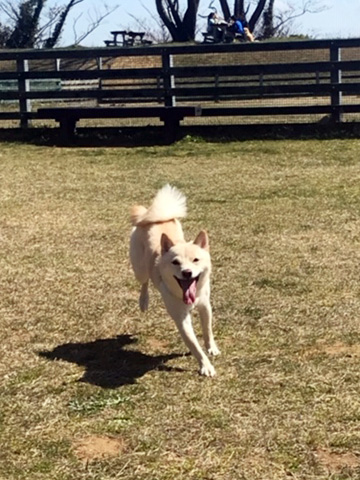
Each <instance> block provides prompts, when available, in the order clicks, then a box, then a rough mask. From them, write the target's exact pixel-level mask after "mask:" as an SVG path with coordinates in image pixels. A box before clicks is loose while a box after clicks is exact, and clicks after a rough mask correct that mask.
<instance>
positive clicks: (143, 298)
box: [139, 281, 149, 312]
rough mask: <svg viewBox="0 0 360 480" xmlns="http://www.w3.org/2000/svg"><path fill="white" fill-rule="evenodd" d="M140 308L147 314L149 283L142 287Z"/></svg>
mask: <svg viewBox="0 0 360 480" xmlns="http://www.w3.org/2000/svg"><path fill="white" fill-rule="evenodd" d="M139 307H140V310H141V311H142V312H145V311H146V310H147V309H148V307H149V281H147V282H145V283H143V284H142V285H141V291H140V297H139Z"/></svg>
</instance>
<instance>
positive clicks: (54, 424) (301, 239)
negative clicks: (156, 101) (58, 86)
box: [0, 138, 360, 480]
mask: <svg viewBox="0 0 360 480" xmlns="http://www.w3.org/2000/svg"><path fill="white" fill-rule="evenodd" d="M359 150H360V140H356V139H353V140H349V139H348V140H307V141H289V140H286V141H285V140H282V141H281V140H278V141H270V140H266V141H264V140H262V141H260V140H259V141H243V142H228V143H225V142H224V143H206V142H203V141H201V140H200V139H196V138H186V139H184V140H182V141H180V142H178V143H177V144H176V145H173V146H162V147H137V148H128V149H126V148H77V149H75V148H74V149H71V148H52V147H46V146H34V145H24V144H16V143H3V144H2V146H1V152H0V179H1V190H0V201H1V210H0V242H1V250H0V266H1V275H0V286H1V297H0V314H1V315H0V327H1V329H0V331H1V337H2V340H1V344H0V345H1V356H0V374H1V376H0V378H1V380H0V382H1V391H0V446H1V448H0V478H1V479H4V480H5V479H7V480H15V479H19V480H22V479H27V480H33V479H46V480H55V479H56V480H65V479H66V480H73V479H76V480H82V479H84V480H85V479H86V480H95V479H99V480H100V479H101V480H107V479H109V480H110V479H129V480H130V479H131V480H132V479H137V480H145V479H146V480H153V479H159V480H170V479H184V480H185V479H186V480H190V479H191V480H195V479H197V480H220V479H224V480H225V479H226V480H237V479H239V480H240V479H241V480H280V479H281V480H283V479H296V480H300V479H303V480H313V479H316V480H325V479H333V480H345V479H359V478H360V429H359V420H360V372H359V364H360V330H359V318H360V282H359V260H360V250H359V244H360V164H359ZM167 182H170V183H171V184H173V185H176V186H177V187H179V188H180V189H181V190H182V191H183V192H184V193H185V194H186V195H187V197H188V210H189V215H188V217H187V218H186V220H185V221H184V229H185V231H186V233H187V237H188V238H193V237H194V236H195V235H196V234H197V233H198V231H199V230H200V229H201V228H204V227H205V228H206V229H207V230H208V232H209V235H210V241H211V253H212V258H213V277H212V304H213V309H214V317H215V336H216V339H217V343H218V346H219V348H220V349H221V352H222V355H221V356H220V357H219V358H216V359H215V362H214V365H215V368H216V370H217V376H216V377H215V378H214V379H207V378H202V377H200V376H199V375H198V374H197V365H196V362H195V360H194V359H193V358H192V357H190V356H188V355H186V350H185V348H184V345H183V343H182V342H181V340H180V338H179V335H178V333H177V332H176V329H175V326H174V324H173V323H172V321H171V320H170V319H169V318H168V317H167V315H166V312H165V311H164V308H163V307H162V305H161V302H160V298H159V295H158V294H157V293H155V292H154V293H153V291H152V292H151V293H152V296H151V302H150V309H149V312H148V313H147V314H146V315H142V314H140V312H139V310H138V307H137V299H138V286H137V284H136V282H135V280H134V279H133V276H132V273H131V270H130V266H129V261H128V236H129V232H130V226H129V221H128V211H129V207H130V206H131V205H132V204H133V203H137V202H143V203H145V204H147V203H149V201H150V200H151V198H152V197H153V195H154V193H155V192H156V190H157V189H158V188H159V187H161V186H162V185H163V184H165V183H167ZM197 320H198V319H197V318H196V316H195V324H196V328H197V330H198V321H197Z"/></svg>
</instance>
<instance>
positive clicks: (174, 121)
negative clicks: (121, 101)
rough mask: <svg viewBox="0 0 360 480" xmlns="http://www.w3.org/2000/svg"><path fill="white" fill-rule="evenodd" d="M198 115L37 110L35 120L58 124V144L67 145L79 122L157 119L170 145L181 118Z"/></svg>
mask: <svg viewBox="0 0 360 480" xmlns="http://www.w3.org/2000/svg"><path fill="white" fill-rule="evenodd" d="M200 115H201V108H200V107H197V106H196V107H192V106H186V107H166V106H158V107H57V108H39V109H38V111H37V118H42V119H45V118H46V119H53V120H55V121H56V122H59V124H60V140H61V143H63V144H66V143H71V142H72V141H73V140H74V136H75V132H76V123H77V122H78V121H79V120H80V119H81V118H84V119H85V118H159V119H160V120H161V121H162V122H164V126H165V135H166V140H167V141H168V142H173V141H174V140H175V138H176V132H177V129H178V127H179V125H180V121H181V120H183V119H184V117H195V116H200Z"/></svg>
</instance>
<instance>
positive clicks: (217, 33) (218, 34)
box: [207, 12, 227, 42]
mask: <svg viewBox="0 0 360 480" xmlns="http://www.w3.org/2000/svg"><path fill="white" fill-rule="evenodd" d="M226 27H227V23H226V22H225V20H223V19H222V18H220V17H219V16H218V14H217V13H215V12H212V13H210V15H209V16H208V21H207V32H208V33H210V35H212V36H213V37H214V40H215V42H222V41H223V40H224V36H225V33H226Z"/></svg>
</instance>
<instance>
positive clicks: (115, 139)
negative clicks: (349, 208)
mask: <svg viewBox="0 0 360 480" xmlns="http://www.w3.org/2000/svg"><path fill="white" fill-rule="evenodd" d="M359 135H360V124H359V123H356V122H354V123H352V122H344V123H342V124H332V123H329V122H328V120H327V118H326V117H325V118H324V119H323V120H322V121H320V122H319V123H315V124H314V123H306V124H304V123H302V124H300V123H299V124H292V125H290V124H272V125H256V124H254V125H202V126H181V127H180V128H179V130H178V132H177V136H176V141H178V140H182V139H183V138H191V137H194V138H200V139H203V140H204V141H207V142H224V141H232V140H234V141H236V140H256V139H269V140H284V139H298V140H304V139H313V138H316V139H329V138H359ZM2 141H7V142H23V143H31V144H35V145H43V146H67V147H74V148H76V147H102V148H103V147H132V146H156V145H168V144H169V143H172V141H170V142H169V139H168V137H167V135H166V130H165V128H164V127H162V126H146V127H121V128H119V127H91V128H90V127H82V128H78V129H77V134H76V135H75V137H74V138H73V139H72V140H71V141H67V140H66V139H65V143H64V141H63V140H61V137H60V135H59V129H58V128H27V129H20V128H8V129H6V128H5V129H0V142H2Z"/></svg>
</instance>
